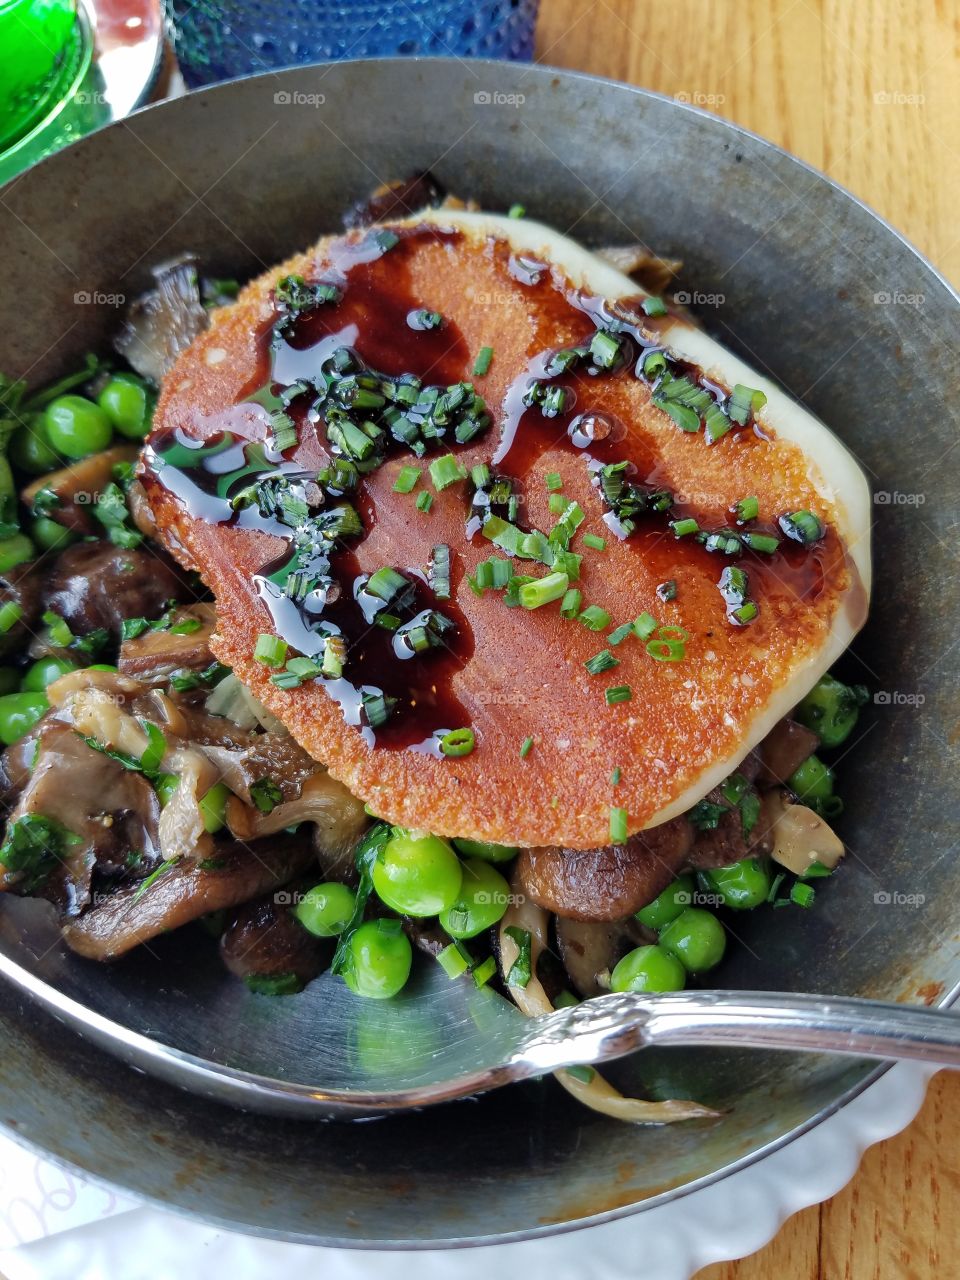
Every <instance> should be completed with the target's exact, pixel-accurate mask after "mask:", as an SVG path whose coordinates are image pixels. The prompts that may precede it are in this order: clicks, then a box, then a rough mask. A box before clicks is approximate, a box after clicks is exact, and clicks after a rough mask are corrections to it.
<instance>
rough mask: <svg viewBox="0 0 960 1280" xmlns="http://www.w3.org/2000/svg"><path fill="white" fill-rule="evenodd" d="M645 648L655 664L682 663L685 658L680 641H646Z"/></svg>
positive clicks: (684, 649)
mask: <svg viewBox="0 0 960 1280" xmlns="http://www.w3.org/2000/svg"><path fill="white" fill-rule="evenodd" d="M646 648H647V653H649V655H650V657H651V658H654V659H655V660H656V661H657V662H682V661H683V659H684V658H685V657H686V648H685V646H684V644H683V641H682V640H648V641H647V645H646Z"/></svg>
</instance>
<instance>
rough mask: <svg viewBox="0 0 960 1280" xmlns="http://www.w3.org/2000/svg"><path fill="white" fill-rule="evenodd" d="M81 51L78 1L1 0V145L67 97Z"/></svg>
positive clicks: (23, 132)
mask: <svg viewBox="0 0 960 1280" xmlns="http://www.w3.org/2000/svg"><path fill="white" fill-rule="evenodd" d="M82 55H83V40H82V36H81V31H80V25H79V23H78V21H77V0H0V150H2V149H5V148H7V147H10V146H12V145H13V144H14V143H15V142H17V141H18V140H19V139H20V138H22V137H24V135H26V134H27V133H29V132H30V131H31V129H33V128H34V126H35V125H37V124H38V123H39V122H40V121H41V120H43V119H44V117H45V116H47V115H49V113H50V112H51V110H52V109H53V108H54V107H55V106H56V104H57V103H58V102H59V101H60V100H61V99H63V98H64V97H66V96H67V94H68V93H69V92H70V89H71V87H72V85H73V83H74V81H75V79H76V75H77V71H78V69H79V66H80V62H81V58H82Z"/></svg>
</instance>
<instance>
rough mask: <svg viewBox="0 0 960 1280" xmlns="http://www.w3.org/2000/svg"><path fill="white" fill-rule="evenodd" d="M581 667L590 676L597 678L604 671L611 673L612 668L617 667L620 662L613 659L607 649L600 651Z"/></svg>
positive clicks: (617, 659)
mask: <svg viewBox="0 0 960 1280" xmlns="http://www.w3.org/2000/svg"><path fill="white" fill-rule="evenodd" d="M583 665H584V666H585V667H586V668H587V670H588V671H589V672H590V674H591V675H592V676H599V675H602V674H603V673H604V671H612V670H613V668H614V667H619V665H620V660H619V658H615V657H614V656H613V654H612V653H611V652H610V650H609V649H601V650H600V652H599V653H595V654H594V655H593V657H592V658H588V659H587V660H586V662H585V663H584V664H583Z"/></svg>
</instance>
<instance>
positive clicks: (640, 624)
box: [633, 613, 657, 640]
mask: <svg viewBox="0 0 960 1280" xmlns="http://www.w3.org/2000/svg"><path fill="white" fill-rule="evenodd" d="M633 629H634V631H635V632H636V633H637V639H638V640H646V639H648V638H649V637H650V636H652V635H653V633H654V632H655V631H656V629H657V620H656V618H655V617H654V616H653V614H652V613H641V614H640V616H639V618H637V619H635V621H634V623H633Z"/></svg>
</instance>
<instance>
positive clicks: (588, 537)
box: [583, 533, 607, 551]
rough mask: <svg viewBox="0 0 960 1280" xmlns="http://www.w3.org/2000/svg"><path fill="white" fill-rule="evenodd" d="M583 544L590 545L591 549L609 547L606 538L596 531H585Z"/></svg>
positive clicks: (600, 549)
mask: <svg viewBox="0 0 960 1280" xmlns="http://www.w3.org/2000/svg"><path fill="white" fill-rule="evenodd" d="M583 545H584V546H585V547H589V548H590V550H591V551H605V550H606V549H607V540H606V538H599V537H597V535H596V534H595V533H585V534H584V535H583Z"/></svg>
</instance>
